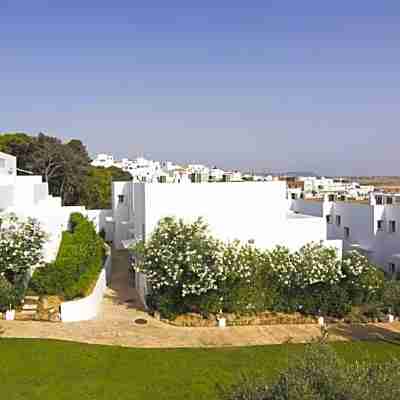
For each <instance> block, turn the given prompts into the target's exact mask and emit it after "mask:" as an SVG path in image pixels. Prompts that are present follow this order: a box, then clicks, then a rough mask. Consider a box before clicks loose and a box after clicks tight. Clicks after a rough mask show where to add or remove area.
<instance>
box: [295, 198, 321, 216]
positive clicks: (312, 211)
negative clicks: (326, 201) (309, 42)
mask: <svg viewBox="0 0 400 400" xmlns="http://www.w3.org/2000/svg"><path fill="white" fill-rule="evenodd" d="M289 201H290V209H291V210H292V211H294V212H299V213H302V214H306V215H312V216H314V217H323V202H322V201H310V200H303V199H297V200H289Z"/></svg>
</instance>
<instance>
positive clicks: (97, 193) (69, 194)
mask: <svg viewBox="0 0 400 400" xmlns="http://www.w3.org/2000/svg"><path fill="white" fill-rule="evenodd" d="M0 151H3V152H5V153H9V154H12V155H14V156H16V157H17V162H18V168H21V169H24V170H27V171H31V172H33V173H35V174H38V175H42V176H43V177H44V180H45V181H46V182H48V184H49V190H50V194H51V195H53V196H60V197H61V198H62V200H63V204H65V205H84V206H86V207H87V208H88V209H98V208H110V199H111V183H112V181H113V180H131V179H132V177H131V175H130V174H129V173H126V172H124V171H122V170H121V169H119V168H115V167H112V168H107V169H104V168H94V167H91V165H90V158H89V155H88V152H87V150H86V147H85V146H84V145H83V143H82V142H81V141H80V140H75V139H73V140H70V141H69V142H66V143H63V142H62V141H61V140H59V139H58V138H56V137H53V136H48V135H45V134H43V133H39V135H38V136H28V135H26V134H24V133H10V134H3V135H1V134H0Z"/></svg>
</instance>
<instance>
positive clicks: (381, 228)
mask: <svg viewBox="0 0 400 400" xmlns="http://www.w3.org/2000/svg"><path fill="white" fill-rule="evenodd" d="M377 228H378V231H380V232H382V231H384V230H385V222H384V221H383V220H382V219H380V220H379V221H378V222H377Z"/></svg>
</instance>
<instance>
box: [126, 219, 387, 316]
mask: <svg viewBox="0 0 400 400" xmlns="http://www.w3.org/2000/svg"><path fill="white" fill-rule="evenodd" d="M134 251H135V252H136V255H137V263H136V264H135V269H136V270H137V271H139V272H142V273H143V274H145V276H146V278H147V280H148V283H149V285H150V287H151V294H150V296H149V299H148V300H149V302H148V304H149V305H150V306H151V307H153V308H154V309H156V310H158V311H160V313H161V315H162V316H164V317H167V318H173V317H174V316H176V315H177V314H181V313H185V312H196V313H201V314H203V315H205V316H207V315H208V314H216V313H219V312H221V311H222V312H226V313H238V314H246V313H258V312H260V311H278V312H295V311H301V312H303V313H305V314H314V315H315V314H317V313H322V314H325V315H330V316H335V317H343V316H344V315H346V314H347V313H349V312H350V311H351V307H352V306H355V305H360V304H362V303H364V302H375V301H377V299H379V298H380V296H381V294H382V287H383V283H384V278H383V273H381V272H380V271H379V270H378V269H377V268H375V267H374V266H373V265H371V264H370V263H369V261H368V259H367V258H365V257H363V256H362V255H360V254H358V253H355V252H351V253H350V254H349V255H348V256H346V257H344V258H343V260H341V259H339V258H338V257H337V255H336V251H335V249H332V248H327V247H323V246H321V245H319V244H312V243H311V244H308V245H306V246H304V247H303V248H302V249H300V250H299V251H296V252H294V253H291V252H290V251H289V250H288V249H286V248H284V247H277V248H275V249H273V250H272V251H262V250H260V249H257V248H255V247H254V246H251V245H242V244H241V243H240V242H238V241H234V242H231V243H227V244H226V243H222V242H221V241H218V240H216V239H215V238H213V237H212V236H211V235H210V234H209V231H208V227H207V224H205V223H204V221H203V220H201V219H199V220H197V221H195V222H193V223H188V224H186V223H184V222H183V221H182V220H176V219H174V218H165V219H163V220H161V221H160V223H159V224H158V226H157V227H156V229H155V231H154V233H153V235H152V236H151V238H150V239H149V240H148V241H147V242H146V243H145V244H144V243H140V244H138V245H136V246H135V248H134Z"/></svg>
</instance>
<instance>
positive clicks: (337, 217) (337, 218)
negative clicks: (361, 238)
mask: <svg viewBox="0 0 400 400" xmlns="http://www.w3.org/2000/svg"><path fill="white" fill-rule="evenodd" d="M341 224H342V217H341V216H340V215H336V225H337V226H340V225H341Z"/></svg>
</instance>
